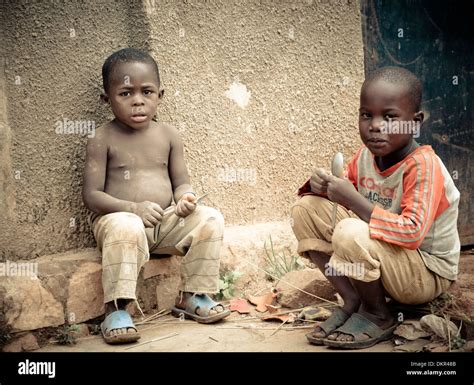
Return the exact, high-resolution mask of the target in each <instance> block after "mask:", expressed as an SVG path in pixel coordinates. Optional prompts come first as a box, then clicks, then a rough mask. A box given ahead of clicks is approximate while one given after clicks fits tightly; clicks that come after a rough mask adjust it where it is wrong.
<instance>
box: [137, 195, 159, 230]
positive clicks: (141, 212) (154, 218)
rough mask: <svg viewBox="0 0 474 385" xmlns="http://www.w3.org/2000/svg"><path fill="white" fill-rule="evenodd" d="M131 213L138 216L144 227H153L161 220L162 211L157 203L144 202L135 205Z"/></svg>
mask: <svg viewBox="0 0 474 385" xmlns="http://www.w3.org/2000/svg"><path fill="white" fill-rule="evenodd" d="M132 212H133V213H134V214H136V215H138V216H139V217H140V218H141V219H142V221H143V224H144V225H145V227H155V226H156V225H157V224H158V223H160V222H161V219H162V218H163V209H162V208H161V206H160V205H159V204H158V203H154V202H149V201H144V202H140V203H135V204H134V205H133V206H132Z"/></svg>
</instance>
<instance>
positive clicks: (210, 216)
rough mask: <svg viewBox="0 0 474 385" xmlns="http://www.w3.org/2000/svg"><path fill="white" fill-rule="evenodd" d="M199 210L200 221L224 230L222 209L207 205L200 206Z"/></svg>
mask: <svg viewBox="0 0 474 385" xmlns="http://www.w3.org/2000/svg"><path fill="white" fill-rule="evenodd" d="M198 210H199V211H198V215H199V221H200V223H202V224H203V225H206V226H208V227H212V228H214V229H216V230H221V231H223V230H224V217H223V216H222V214H221V213H220V211H218V210H216V209H215V208H212V207H207V206H199V208H198Z"/></svg>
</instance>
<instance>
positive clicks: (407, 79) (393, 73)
mask: <svg viewBox="0 0 474 385" xmlns="http://www.w3.org/2000/svg"><path fill="white" fill-rule="evenodd" d="M376 80H384V81H386V82H389V83H393V84H403V85H405V86H406V88H407V89H408V96H409V97H410V99H411V102H412V104H413V107H414V108H415V111H420V108H421V100H422V97H423V85H422V84H421V81H420V79H418V77H417V76H416V75H415V74H414V73H413V72H411V71H409V70H407V69H405V68H402V67H382V68H379V69H377V70H375V71H374V72H372V73H371V74H370V75H369V76H367V78H366V79H365V81H364V84H363V85H362V89H364V87H365V86H366V85H367V84H369V83H372V82H374V81H376Z"/></svg>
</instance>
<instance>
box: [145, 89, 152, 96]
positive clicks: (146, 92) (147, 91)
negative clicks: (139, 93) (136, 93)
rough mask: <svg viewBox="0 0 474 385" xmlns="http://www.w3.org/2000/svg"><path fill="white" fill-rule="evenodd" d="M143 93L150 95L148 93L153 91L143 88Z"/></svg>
mask: <svg viewBox="0 0 474 385" xmlns="http://www.w3.org/2000/svg"><path fill="white" fill-rule="evenodd" d="M143 93H144V94H145V95H150V94H152V93H153V91H151V90H145V91H143Z"/></svg>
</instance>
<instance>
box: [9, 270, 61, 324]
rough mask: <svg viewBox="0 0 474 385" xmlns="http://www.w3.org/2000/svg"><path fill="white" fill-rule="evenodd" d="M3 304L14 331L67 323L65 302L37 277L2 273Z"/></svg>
mask: <svg viewBox="0 0 474 385" xmlns="http://www.w3.org/2000/svg"><path fill="white" fill-rule="evenodd" d="M0 305H2V306H1V307H0V309H2V311H3V313H4V314H3V318H4V319H5V322H6V325H7V327H9V328H11V331H12V332H16V331H26V330H35V329H39V328H43V327H49V326H59V325H62V324H64V310H63V306H62V305H61V303H60V302H58V301H57V300H56V299H55V298H54V297H53V295H52V294H51V293H50V292H49V291H47V290H46V289H45V288H44V287H43V286H42V285H41V282H40V280H39V279H38V278H37V277H18V276H17V277H0Z"/></svg>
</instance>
